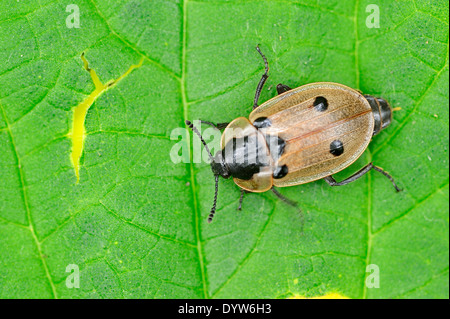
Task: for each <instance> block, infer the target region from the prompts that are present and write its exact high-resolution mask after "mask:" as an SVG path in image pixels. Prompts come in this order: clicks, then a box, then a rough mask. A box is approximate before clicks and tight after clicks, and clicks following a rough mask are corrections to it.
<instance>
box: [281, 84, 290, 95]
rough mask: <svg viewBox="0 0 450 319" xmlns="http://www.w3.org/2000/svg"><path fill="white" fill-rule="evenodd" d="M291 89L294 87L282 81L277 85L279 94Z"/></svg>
mask: <svg viewBox="0 0 450 319" xmlns="http://www.w3.org/2000/svg"><path fill="white" fill-rule="evenodd" d="M290 90H292V89H291V88H290V87H289V86H287V85H284V84H281V83H280V84H278V85H277V93H278V94H282V93H284V92H287V91H290Z"/></svg>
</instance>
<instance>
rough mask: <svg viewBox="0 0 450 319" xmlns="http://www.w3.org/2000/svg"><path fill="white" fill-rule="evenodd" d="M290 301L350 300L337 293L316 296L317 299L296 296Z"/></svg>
mask: <svg viewBox="0 0 450 319" xmlns="http://www.w3.org/2000/svg"><path fill="white" fill-rule="evenodd" d="M289 299H350V298H348V297H346V296H343V295H341V294H338V293H336V292H331V293H328V294H326V295H323V296H315V297H304V296H300V295H294V296H292V297H290V298H289Z"/></svg>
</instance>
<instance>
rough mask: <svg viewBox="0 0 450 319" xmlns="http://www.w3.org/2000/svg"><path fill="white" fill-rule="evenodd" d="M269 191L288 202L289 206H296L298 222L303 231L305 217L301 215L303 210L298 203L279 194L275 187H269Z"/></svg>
mask: <svg viewBox="0 0 450 319" xmlns="http://www.w3.org/2000/svg"><path fill="white" fill-rule="evenodd" d="M271 191H272V192H273V193H274V194H275V195H276V196H277V197H278V198H279V199H281V200H282V201H283V202H285V203H286V204H288V205H289V206H292V207H294V208H296V209H297V210H298V212H299V214H300V223H301V230H302V233H303V226H304V225H305V219H304V217H303V212H302V210H301V209H300V208H299V207H298V204H297V202H296V201H293V200H292V199H289V198H286V197H284V196H283V195H281V193H280V192H279V191H278V190H276V189H275V187H272V188H271Z"/></svg>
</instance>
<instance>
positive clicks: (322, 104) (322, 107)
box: [314, 96, 328, 112]
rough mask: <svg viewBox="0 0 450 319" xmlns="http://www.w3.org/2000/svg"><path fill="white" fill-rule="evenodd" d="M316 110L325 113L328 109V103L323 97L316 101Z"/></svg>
mask: <svg viewBox="0 0 450 319" xmlns="http://www.w3.org/2000/svg"><path fill="white" fill-rule="evenodd" d="M314 108H315V109H316V111H319V112H324V111H326V110H327V109H328V101H327V99H326V98H324V97H323V96H318V97H316V99H315V100H314Z"/></svg>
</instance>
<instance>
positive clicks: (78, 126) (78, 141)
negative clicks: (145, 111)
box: [69, 53, 144, 183]
mask: <svg viewBox="0 0 450 319" xmlns="http://www.w3.org/2000/svg"><path fill="white" fill-rule="evenodd" d="M81 60H83V64H84V68H85V69H86V71H88V72H89V74H90V75H91V79H92V82H94V85H95V90H94V91H93V92H92V93H91V94H89V96H88V97H87V98H86V99H85V100H84V101H83V102H81V103H80V104H79V105H78V106H77V107H75V109H74V111H73V123H72V132H71V133H70V134H69V137H70V138H71V139H72V154H71V156H70V158H71V160H72V164H73V167H74V169H75V175H76V176H77V183H78V182H79V181H80V158H81V154H82V153H83V147H84V138H85V127H84V122H85V119H86V114H87V111H88V110H89V108H90V107H91V105H92V104H93V103H94V102H95V100H96V99H97V98H98V97H100V96H101V95H102V94H103V93H104V92H105V91H106V90H108V89H109V88H110V87H112V86H114V85H115V84H117V83H118V82H119V81H120V80H122V79H123V78H124V77H126V76H127V75H128V74H130V73H131V71H133V70H134V69H136V68H139V67H140V66H141V65H142V63H143V62H144V58H142V59H141V60H140V61H139V63H138V64H137V65H132V66H131V67H130V68H129V69H128V70H127V71H126V72H125V73H124V74H122V75H121V76H120V77H119V78H117V79H116V80H113V81H110V82H108V83H106V84H103V83H102V82H101V81H100V79H99V77H98V76H97V73H95V71H94V70H93V69H91V68H90V67H89V63H88V61H87V60H86V58H85V56H84V53H83V54H81Z"/></svg>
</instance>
